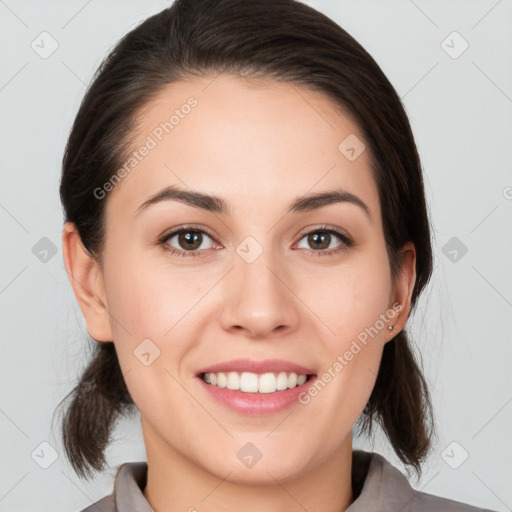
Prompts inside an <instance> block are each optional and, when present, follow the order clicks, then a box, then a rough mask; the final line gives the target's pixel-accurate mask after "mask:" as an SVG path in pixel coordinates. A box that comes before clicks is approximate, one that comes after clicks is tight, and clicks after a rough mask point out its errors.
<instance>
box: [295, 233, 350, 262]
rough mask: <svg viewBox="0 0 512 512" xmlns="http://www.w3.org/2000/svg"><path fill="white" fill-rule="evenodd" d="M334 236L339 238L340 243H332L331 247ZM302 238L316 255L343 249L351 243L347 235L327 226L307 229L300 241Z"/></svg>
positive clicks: (333, 252) (328, 253)
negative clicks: (311, 229)
mask: <svg viewBox="0 0 512 512" xmlns="http://www.w3.org/2000/svg"><path fill="white" fill-rule="evenodd" d="M335 238H337V239H338V240H341V243H338V245H336V244H334V247H333V245H332V243H333V242H335V240H334V239H335ZM302 240H306V243H307V244H309V246H310V247H311V250H312V251H313V252H314V253H317V254H316V255H317V256H326V255H330V254H335V253H338V252H341V251H345V250H347V249H348V248H349V247H352V245H353V241H352V240H351V239H350V238H349V237H348V236H347V235H345V234H344V233H342V232H341V231H338V230H337V229H334V228H328V227H327V226H322V227H320V228H316V229H315V230H313V231H309V232H308V233H306V234H305V235H304V236H303V237H302V238H301V241H302ZM299 244H300V242H299ZM301 248H304V247H301ZM306 248H307V247H306Z"/></svg>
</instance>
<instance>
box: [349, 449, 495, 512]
mask: <svg viewBox="0 0 512 512" xmlns="http://www.w3.org/2000/svg"><path fill="white" fill-rule="evenodd" d="M368 457H371V459H370V464H369V468H368V473H367V475H366V478H365V481H364V484H363V487H362V490H361V493H360V494H359V496H358V497H357V498H356V499H355V501H354V502H353V503H352V505H350V507H349V508H348V509H347V511H346V512H360V511H361V512H362V511H363V510H368V509H371V510H378V511H379V512H388V511H389V512H391V511H395V512H396V511H397V510H400V511H401V512H436V511H442V512H492V511H489V510H488V509H483V508H478V507H474V506H472V505H469V504H467V503H462V502H459V501H454V500H450V499H447V498H441V497H440V496H435V495H433V494H427V493H425V492H421V491H417V490H415V489H413V488H412V487H411V485H410V483H409V481H408V480H407V478H406V476H405V475H404V474H402V473H401V472H400V471H399V470H398V469H397V468H396V467H394V466H393V465H392V464H391V463H390V462H388V461H387V460H386V459H385V458H384V457H383V456H382V455H380V454H378V453H374V452H371V453H368V452H362V451H360V450H356V451H355V452H354V459H353V461H354V464H358V461H361V460H364V459H365V458H368Z"/></svg>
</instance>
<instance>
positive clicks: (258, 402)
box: [197, 376, 316, 416]
mask: <svg viewBox="0 0 512 512" xmlns="http://www.w3.org/2000/svg"><path fill="white" fill-rule="evenodd" d="M197 379H198V380H199V382H200V383H201V384H202V386H203V388H204V389H205V391H206V392H207V393H209V395H210V396H211V397H212V398H213V399H215V400H217V401H218V402H220V403H221V404H223V405H225V406H226V407H228V408H229V409H231V410H232V411H235V412H238V413H242V414H247V415H251V416H268V415H270V414H274V413H278V412H281V411H284V410H285V409H287V408H288V407H290V406H291V405H292V404H294V403H297V402H298V399H299V395H300V394H301V393H303V392H305V391H307V389H308V388H309V387H310V386H311V384H312V383H313V382H314V381H315V379H316V376H314V377H310V378H309V380H307V381H306V382H304V384H301V385H300V386H296V387H294V388H291V389H284V390H282V391H274V392H273V393H244V392H243V391H240V390H238V391H234V390H232V389H228V388H219V387H218V386H214V385H212V384H208V383H206V382H205V381H204V380H203V379H201V377H197Z"/></svg>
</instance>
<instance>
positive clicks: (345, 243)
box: [157, 226, 354, 258]
mask: <svg viewBox="0 0 512 512" xmlns="http://www.w3.org/2000/svg"><path fill="white" fill-rule="evenodd" d="M189 232H194V233H203V234H206V235H208V236H209V237H210V238H211V239H212V240H214V239H215V237H214V236H213V235H212V234H211V233H209V232H208V231H206V230H204V229H199V228H195V227H192V226H183V227H181V228H179V229H176V230H175V231H171V232H170V233H167V234H165V235H163V236H162V237H160V238H159V239H158V241H157V243H158V245H161V246H162V247H163V248H164V250H166V251H169V253H170V254H172V255H179V256H181V257H185V258H186V257H189V256H190V257H192V258H194V257H197V256H199V257H202V256H207V255H208V253H207V250H206V249H204V250H201V251H197V250H195V251H182V250H179V249H176V247H171V246H169V245H168V241H169V240H170V239H171V238H173V237H174V236H176V235H180V234H181V233H189ZM319 232H321V233H328V234H331V235H335V236H337V237H339V238H340V239H341V241H342V243H341V244H340V247H338V248H337V249H329V250H318V251H315V250H314V249H309V251H311V252H312V253H313V254H314V255H315V256H331V255H334V254H337V253H340V252H342V251H346V250H347V249H349V248H351V247H352V246H353V245H354V242H353V240H352V239H351V238H349V237H348V236H347V235H345V234H344V233H342V232H341V231H339V230H337V229H334V228H331V227H328V226H320V227H319V228H315V229H313V230H311V231H308V232H306V233H304V234H303V235H302V236H301V237H300V239H299V240H302V239H303V238H304V237H306V236H308V235H311V234H312V233H319ZM213 250H215V249H213Z"/></svg>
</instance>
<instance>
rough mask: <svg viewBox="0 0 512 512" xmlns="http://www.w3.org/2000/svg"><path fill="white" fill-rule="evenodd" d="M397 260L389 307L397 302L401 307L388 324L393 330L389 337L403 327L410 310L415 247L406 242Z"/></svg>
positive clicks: (414, 269) (414, 267) (414, 279)
mask: <svg viewBox="0 0 512 512" xmlns="http://www.w3.org/2000/svg"><path fill="white" fill-rule="evenodd" d="M399 262H400V270H399V273H398V276H397V278H396V282H395V283H394V286H393V293H392V297H391V307H393V306H392V305H393V304H394V305H395V308H393V309H396V308H397V307H398V304H399V305H400V307H401V309H400V312H399V313H398V316H396V317H395V318H394V319H393V320H391V322H390V325H393V330H392V331H388V332H389V333H390V339H393V338H394V337H395V336H396V335H397V334H398V333H399V332H400V331H401V330H402V329H403V328H404V326H405V324H406V322H407V319H408V318H409V314H410V312H411V297H412V291H413V289H414V284H415V283H416V248H415V247H414V244H413V243H412V242H407V243H406V244H405V245H404V246H403V247H402V249H400V254H399ZM388 341H389V340H388Z"/></svg>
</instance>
